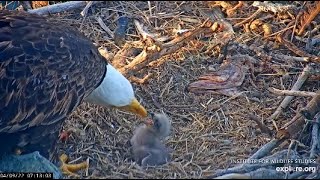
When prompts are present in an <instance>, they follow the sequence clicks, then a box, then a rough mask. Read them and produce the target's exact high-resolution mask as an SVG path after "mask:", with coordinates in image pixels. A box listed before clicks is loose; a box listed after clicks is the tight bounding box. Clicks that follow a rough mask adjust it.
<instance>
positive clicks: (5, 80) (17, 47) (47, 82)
mask: <svg viewBox="0 0 320 180" xmlns="http://www.w3.org/2000/svg"><path fill="white" fill-rule="evenodd" d="M83 101H87V102H92V103H95V104H99V105H102V106H106V107H116V108H122V109H124V110H126V111H129V112H132V113H135V114H138V115H141V116H142V117H146V116H147V111H146V110H145V108H144V107H143V106H142V105H141V104H140V103H139V102H138V101H137V99H136V98H135V94H134V91H133V88H132V85H131V84H130V82H129V81H128V80H127V79H126V78H125V77H124V76H123V75H122V74H121V73H119V72H118V71H117V70H116V69H115V68H114V67H112V65H111V64H109V63H108V62H107V61H106V60H105V59H104V57H102V56H101V55H100V54H99V52H98V50H97V48H96V47H95V46H94V45H93V43H92V42H91V40H90V39H88V38H87V37H86V36H85V35H83V34H82V33H81V32H79V31H78V30H76V29H75V28H73V27H71V26H68V25H65V24H64V23H61V22H60V23H59V22H53V21H50V20H49V19H47V18H45V17H42V16H39V15H35V14H30V13H27V12H20V11H9V10H2V11H0V144H1V147H0V158H1V156H3V155H5V154H10V153H12V152H14V151H15V150H16V149H19V150H20V151H21V152H22V154H26V153H32V152H34V151H39V152H40V154H41V155H43V156H44V157H46V158H48V157H49V154H50V150H51V149H52V147H53V146H54V144H55V142H56V141H57V138H58V135H59V131H60V129H61V126H62V123H63V121H64V120H65V119H66V118H67V117H68V115H69V114H70V113H71V112H72V111H73V110H74V109H75V108H76V107H77V106H78V105H79V104H80V103H81V102H83Z"/></svg>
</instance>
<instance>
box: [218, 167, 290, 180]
mask: <svg viewBox="0 0 320 180" xmlns="http://www.w3.org/2000/svg"><path fill="white" fill-rule="evenodd" d="M283 178H284V173H283V172H281V171H276V170H274V169H267V168H260V169H257V170H255V171H251V172H249V173H245V174H238V173H231V174H225V175H223V176H219V177H216V178H214V179H283Z"/></svg>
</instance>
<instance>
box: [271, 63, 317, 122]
mask: <svg viewBox="0 0 320 180" xmlns="http://www.w3.org/2000/svg"><path fill="white" fill-rule="evenodd" d="M311 70H312V67H311V66H309V65H307V66H306V67H305V68H304V69H303V72H302V73H301V75H300V76H299V78H298V80H297V81H296V83H295V84H294V85H293V87H292V88H291V90H299V89H300V88H301V86H302V85H303V83H304V82H305V81H306V80H307V79H308V77H309V75H310V73H311ZM293 97H294V96H286V97H285V98H284V100H283V101H282V102H281V104H280V106H279V107H278V108H277V109H276V111H275V112H274V113H273V114H272V115H271V116H270V117H269V119H275V118H277V116H278V115H279V114H280V113H281V112H282V110H283V109H285V108H286V107H287V106H288V105H289V103H290V101H291V100H292V99H293Z"/></svg>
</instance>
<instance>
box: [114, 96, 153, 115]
mask: <svg viewBox="0 0 320 180" xmlns="http://www.w3.org/2000/svg"><path fill="white" fill-rule="evenodd" d="M118 108H119V109H122V110H124V111H128V112H132V113H134V114H137V115H140V116H141V117H147V115H148V113H147V110H146V109H145V108H144V107H143V106H142V105H141V104H140V103H139V102H138V100H137V99H133V100H132V101H131V103H130V104H129V105H127V106H122V107H118Z"/></svg>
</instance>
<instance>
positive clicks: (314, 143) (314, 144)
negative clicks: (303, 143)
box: [310, 113, 320, 159]
mask: <svg viewBox="0 0 320 180" xmlns="http://www.w3.org/2000/svg"><path fill="white" fill-rule="evenodd" d="M319 118H320V113H317V114H316V115H315V117H314V121H315V122H314V123H313V126H312V133H311V134H312V146H311V150H310V159H312V158H314V157H315V154H316V153H315V151H316V149H317V148H319V133H318V132H319Z"/></svg>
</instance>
